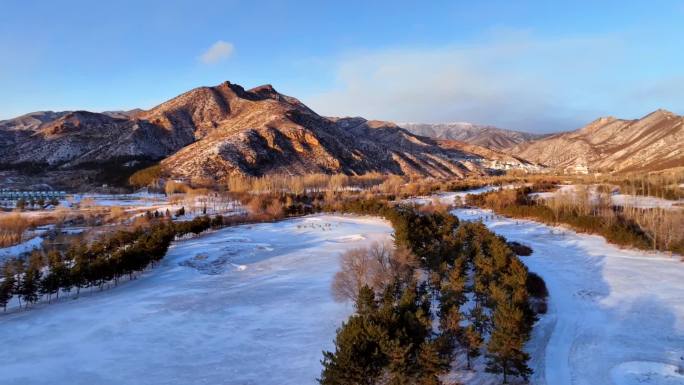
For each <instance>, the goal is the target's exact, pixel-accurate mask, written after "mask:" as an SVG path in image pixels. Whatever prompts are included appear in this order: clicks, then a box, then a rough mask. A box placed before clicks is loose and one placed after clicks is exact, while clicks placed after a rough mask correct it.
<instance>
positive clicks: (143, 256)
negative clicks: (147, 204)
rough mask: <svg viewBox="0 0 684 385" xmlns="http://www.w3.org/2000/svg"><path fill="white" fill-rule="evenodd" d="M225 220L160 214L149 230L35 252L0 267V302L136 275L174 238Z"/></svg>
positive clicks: (55, 293) (34, 298)
mask: <svg viewBox="0 0 684 385" xmlns="http://www.w3.org/2000/svg"><path fill="white" fill-rule="evenodd" d="M222 224H223V218H222V217H220V216H218V217H214V218H213V219H212V218H209V217H207V216H203V217H197V218H195V219H193V220H192V221H185V222H175V223H174V222H172V221H171V220H169V219H167V218H163V217H161V218H159V219H157V220H155V221H153V222H152V224H151V226H150V227H149V228H144V229H143V228H136V229H134V230H130V231H124V230H120V231H117V232H115V233H113V234H111V235H108V236H106V237H104V238H102V239H99V240H97V241H95V242H93V243H91V244H89V245H86V244H80V245H76V246H73V247H71V248H69V249H68V250H66V252H60V251H58V250H52V251H49V252H47V253H43V252H42V251H37V252H34V253H33V254H31V256H30V257H29V258H28V260H25V259H24V258H14V259H11V260H8V261H6V262H5V263H4V265H3V266H2V268H1V273H2V276H1V278H2V281H0V306H2V307H3V309H6V307H7V304H8V303H9V301H10V300H11V299H12V298H13V297H16V298H17V299H18V301H19V306H22V302H23V304H25V305H26V306H28V305H29V304H32V303H35V302H37V301H38V300H39V299H40V298H41V297H43V296H46V297H47V298H48V301H50V300H51V298H52V296H56V297H59V293H60V292H64V293H70V292H71V291H72V290H76V293H77V294H78V293H79V292H80V290H81V289H82V288H87V287H100V288H102V287H103V285H105V284H106V283H108V282H112V281H113V282H114V284H118V282H119V280H120V279H121V278H122V277H125V276H128V277H129V279H133V278H134V276H135V274H136V273H138V272H141V271H143V270H144V269H146V268H147V267H148V266H149V265H151V264H154V263H156V262H158V261H160V260H161V259H162V258H163V257H164V255H165V254H166V251H167V250H168V248H169V245H170V244H171V241H173V239H174V238H175V237H176V236H182V235H185V234H188V233H194V234H199V233H201V232H202V231H204V230H206V229H208V228H209V227H212V226H214V227H218V226H221V225H222Z"/></svg>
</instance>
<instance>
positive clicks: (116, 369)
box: [0, 215, 392, 385]
mask: <svg viewBox="0 0 684 385" xmlns="http://www.w3.org/2000/svg"><path fill="white" fill-rule="evenodd" d="M391 232H392V229H391V227H390V225H389V223H387V222H385V221H383V220H380V219H377V218H368V217H355V216H333V215H316V216H309V217H304V218H299V219H292V220H286V221H282V222H277V223H267V224H256V225H245V226H239V227H229V228H225V229H221V230H218V231H215V232H211V233H208V234H205V235H203V236H200V237H198V238H194V239H189V240H183V241H179V242H175V243H174V244H173V245H172V247H171V248H170V250H169V252H168V254H167V256H166V258H165V259H164V260H163V261H162V264H161V266H159V267H157V268H155V269H153V270H152V271H150V272H149V273H147V274H146V275H145V276H143V277H141V278H139V279H137V280H134V281H132V282H127V283H125V284H123V285H121V286H120V287H118V288H114V289H111V290H107V291H104V292H97V291H96V292H95V293H94V294H92V295H91V294H88V293H87V291H86V293H82V295H81V298H78V299H76V300H71V299H68V300H63V301H61V302H60V303H57V304H52V305H45V306H38V307H36V308H34V309H32V310H30V311H20V312H13V313H11V314H7V315H3V316H0V346H3V348H2V349H0V366H1V367H2V370H0V373H1V374H0V384H17V385H18V384H21V385H30V384H51V385H52V384H236V385H237V384H239V385H247V384H260V385H261V384H274V385H275V384H279V385H280V384H292V385H303V384H314V383H315V379H316V377H317V376H318V375H319V374H320V369H321V366H320V362H319V361H320V359H321V358H322V354H321V351H322V350H323V349H332V347H333V345H332V341H333V338H334V336H335V330H336V329H337V328H338V327H339V326H340V324H341V323H342V322H343V321H344V320H346V318H347V317H348V316H349V314H350V313H351V312H352V311H353V308H352V306H351V304H348V303H347V304H343V303H337V302H335V301H334V299H333V297H332V293H331V289H330V284H331V282H332V278H333V276H334V274H335V273H336V272H337V271H338V270H339V259H338V257H339V255H340V253H342V252H343V251H345V250H347V249H349V248H353V247H361V246H365V245H368V244H370V243H371V242H374V241H386V240H389V239H390V234H391Z"/></svg>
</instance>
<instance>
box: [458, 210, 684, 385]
mask: <svg viewBox="0 0 684 385" xmlns="http://www.w3.org/2000/svg"><path fill="white" fill-rule="evenodd" d="M454 213H455V214H456V215H457V216H458V217H459V218H461V219H470V220H477V219H483V221H484V223H485V224H486V225H487V226H488V227H489V228H490V229H492V230H493V231H495V232H496V233H498V234H501V235H503V236H505V237H506V238H508V239H509V240H514V241H519V242H522V243H525V244H528V245H530V246H532V248H533V249H534V254H532V256H530V257H523V258H522V260H523V261H524V262H525V264H527V266H528V267H529V268H530V270H531V271H533V272H536V273H538V274H540V275H541V276H542V277H543V278H544V280H545V281H546V285H547V286H548V288H549V292H550V298H549V312H548V314H547V315H545V316H543V317H542V319H541V320H540V321H539V323H538V324H537V325H536V326H535V328H534V331H533V337H532V339H531V341H530V343H529V346H528V351H529V352H530V353H531V354H532V367H533V369H534V371H535V374H534V376H533V378H532V381H531V382H532V383H533V384H547V385H566V384H568V385H569V384H573V385H603V384H606V385H609V384H616V385H635V384H640V385H655V384H658V385H673V384H684V374H682V373H678V372H677V367H678V366H684V359H683V358H682V357H684V263H682V262H681V261H680V260H679V258H675V257H671V256H668V255H665V254H653V253H648V252H643V251H634V250H624V249H620V248H618V247H616V246H613V245H610V244H608V243H606V241H605V240H604V239H603V238H602V237H599V236H591V235H581V234H576V233H574V232H572V231H569V230H565V229H562V228H558V227H550V226H545V225H541V224H538V223H535V222H532V221H522V220H515V219H506V218H501V217H498V216H495V215H492V213H491V212H489V211H486V210H474V209H458V210H455V211H454Z"/></svg>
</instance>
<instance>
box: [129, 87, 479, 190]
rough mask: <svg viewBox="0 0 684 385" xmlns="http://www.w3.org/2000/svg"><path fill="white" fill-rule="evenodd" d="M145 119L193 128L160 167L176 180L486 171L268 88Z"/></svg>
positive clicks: (222, 94)
mask: <svg viewBox="0 0 684 385" xmlns="http://www.w3.org/2000/svg"><path fill="white" fill-rule="evenodd" d="M141 117H143V118H145V119H147V120H149V121H152V122H155V124H159V125H162V126H164V127H175V128H179V127H192V128H193V129H194V132H195V136H196V137H197V139H198V140H197V141H196V142H194V143H192V144H190V145H189V146H187V147H184V148H183V149H181V150H180V151H178V152H177V153H175V154H173V155H171V156H169V157H168V158H166V159H164V160H163V161H162V167H163V169H164V170H167V171H168V172H169V173H170V174H171V175H174V176H181V177H182V176H185V177H187V176H194V177H204V178H221V177H223V176H227V175H231V174H243V175H266V174H281V173H283V174H290V175H292V174H295V175H298V174H306V173H318V172H322V173H340V172H342V173H347V174H363V173H366V172H381V173H393V174H408V175H422V176H434V177H447V176H456V177H459V176H464V175H466V174H470V173H472V172H481V170H480V168H479V166H478V165H477V164H475V163H474V162H473V161H474V159H475V158H477V157H473V156H472V155H469V154H465V153H463V152H461V151H455V150H448V149H443V148H441V147H439V145H438V144H437V143H436V142H435V141H434V140H432V139H429V138H423V137H418V136H416V135H413V134H411V133H410V132H408V131H406V130H404V129H402V128H400V127H398V126H396V125H394V124H392V123H388V122H380V121H367V120H365V119H363V118H328V117H323V116H320V115H318V114H316V113H315V112H314V111H312V110H311V109H309V108H308V107H307V106H305V105H304V104H303V103H301V102H300V101H299V100H297V99H295V98H293V97H290V96H285V95H282V94H280V93H278V92H276V91H275V90H274V89H273V87H272V86H270V85H265V86H261V87H257V88H254V89H251V90H244V89H243V88H242V87H240V86H238V85H234V84H230V83H223V84H221V85H219V86H217V87H203V88H199V89H195V90H192V91H190V92H188V93H186V94H183V95H181V96H179V97H177V98H175V99H172V100H170V101H168V102H166V103H164V104H162V105H160V106H157V107H155V108H153V109H152V110H150V111H149V112H147V113H144V114H142V115H141Z"/></svg>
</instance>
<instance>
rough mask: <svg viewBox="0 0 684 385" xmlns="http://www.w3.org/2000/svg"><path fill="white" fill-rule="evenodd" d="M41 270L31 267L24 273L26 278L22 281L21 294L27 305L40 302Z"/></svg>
mask: <svg viewBox="0 0 684 385" xmlns="http://www.w3.org/2000/svg"><path fill="white" fill-rule="evenodd" d="M40 276H41V273H40V268H39V267H37V266H33V265H31V266H29V268H28V269H26V272H25V273H24V278H23V279H22V281H21V287H20V289H19V294H20V295H21V298H23V299H24V301H25V302H26V305H27V306H28V304H29V303H34V302H36V301H38V289H39V287H40Z"/></svg>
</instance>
